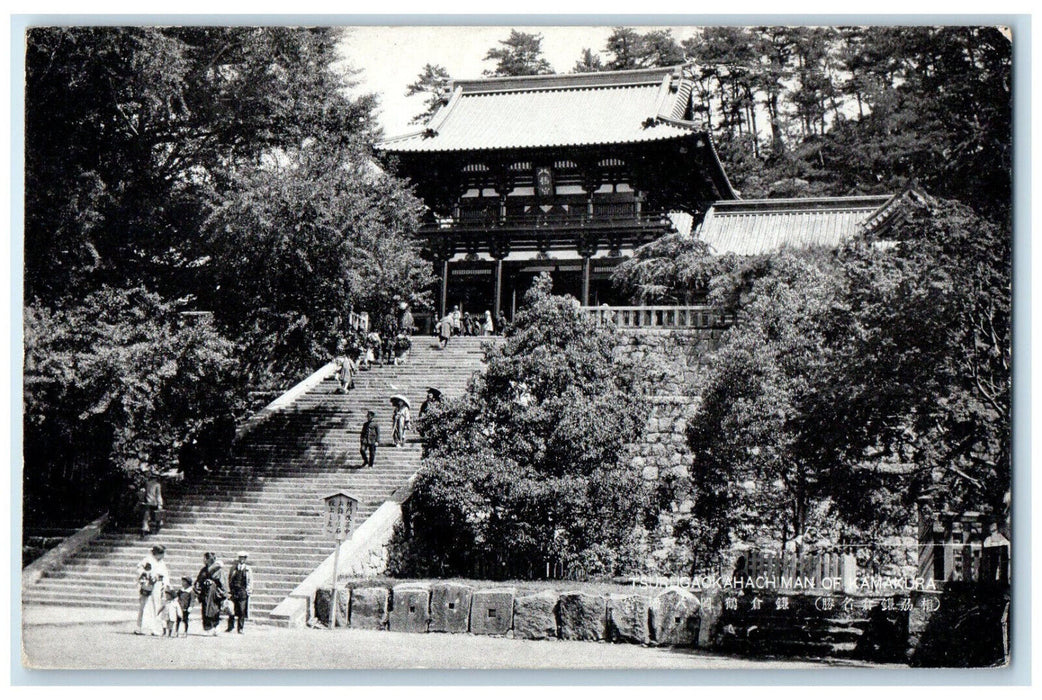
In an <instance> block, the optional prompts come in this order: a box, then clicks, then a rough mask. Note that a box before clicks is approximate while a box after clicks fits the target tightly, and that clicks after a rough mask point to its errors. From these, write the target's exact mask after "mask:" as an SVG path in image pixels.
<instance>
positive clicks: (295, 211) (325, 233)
mask: <svg viewBox="0 0 1042 700" xmlns="http://www.w3.org/2000/svg"><path fill="white" fill-rule="evenodd" d="M419 212H420V205H419V202H418V200H417V199H416V198H415V197H413V196H412V195H411V194H409V193H408V192H407V191H405V190H404V189H403V188H402V187H401V185H400V184H399V183H398V182H396V181H395V180H394V179H392V178H391V177H389V176H387V175H385V174H384V173H382V172H379V171H378V170H376V169H375V168H373V167H372V166H371V165H370V164H368V163H366V162H365V161H364V160H363V159H361V158H358V157H356V156H354V155H353V154H352V153H350V152H349V151H345V149H342V148H325V147H322V146H320V145H311V146H310V147H308V148H304V149H302V150H301V151H299V152H298V153H297V154H295V158H294V159H293V160H292V161H291V162H289V163H287V164H284V165H281V166H274V165H273V166H272V167H269V168H260V169H248V170H246V171H245V172H244V173H242V174H239V173H236V174H235V177H233V178H232V180H231V184H230V188H229V191H228V192H227V193H226V194H225V196H224V198H223V201H222V202H220V204H219V205H218V206H217V207H215V209H214V211H213V213H212V214H211V216H210V218H209V219H208V221H207V222H206V224H205V227H204V232H205V235H206V236H207V240H208V243H209V246H210V250H211V251H212V252H213V254H214V256H215V258H216V259H218V260H220V261H221V265H220V267H219V268H218V269H216V270H214V278H215V283H216V286H215V289H216V290H217V291H216V292H215V293H214V301H213V308H214V309H215V313H216V315H217V318H218V320H219V321H220V322H221V323H222V325H224V326H225V327H226V328H228V329H230V331H231V333H232V334H233V335H234V336H235V337H237V338H240V339H241V342H242V344H243V346H244V347H243V352H242V355H241V359H242V361H243V365H244V369H245V370H247V371H248V372H249V373H250V376H249V383H250V384H251V385H258V384H260V385H264V384H269V383H272V382H274V381H276V380H277V379H278V378H279V376H280V375H282V374H287V373H288V374H291V375H297V376H299V375H302V374H305V373H306V372H307V371H309V370H313V369H314V368H315V367H318V366H321V364H323V363H324V362H325V361H326V360H328V358H329V357H331V356H332V354H333V353H334V352H335V350H336V346H337V341H338V340H339V339H341V338H344V337H345V336H346V335H347V334H348V328H349V326H348V312H349V311H350V310H351V309H352V308H356V309H359V310H362V309H364V310H366V311H367V312H368V313H369V314H370V317H371V320H372V324H373V326H374V327H377V326H378V325H379V324H380V323H382V321H383V319H384V318H385V317H386V316H387V315H388V314H392V315H393V314H396V313H397V310H396V306H397V304H399V303H400V302H408V303H411V304H412V305H413V307H414V308H421V307H422V306H423V305H424V304H426V303H427V302H428V301H429V296H430V292H429V290H428V286H429V284H430V282H431V279H432V276H431V273H430V265H429V264H428V263H426V262H424V261H423V260H422V259H421V258H420V254H419V244H418V242H417V241H416V240H415V239H414V238H413V237H412V231H413V230H415V227H416V225H417V221H418V218H419ZM381 330H383V329H382V328H381Z"/></svg>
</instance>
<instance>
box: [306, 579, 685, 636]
mask: <svg viewBox="0 0 1042 700" xmlns="http://www.w3.org/2000/svg"><path fill="white" fill-rule="evenodd" d="M331 599H332V589H330V588H323V589H318V590H317V591H316V592H315V604H314V610H315V612H316V617H315V620H314V621H315V622H317V623H320V624H323V625H326V626H328V625H329V610H330V601H331ZM337 600H338V601H339V602H340V609H339V612H338V619H337V627H343V626H346V627H353V628H356V629H369V630H373V629H377V630H381V629H382V630H390V631H392V632H414V633H415V632H420V633H422V632H430V633H435V632H451V633H468V632H469V633H470V634H477V635H487V636H497V637H511V638H517V639H573V640H586V641H609V642H617V643H629V644H658V645H663V646H695V645H696V643H697V642H698V640H699V629H700V628H701V627H702V612H701V603H700V601H699V599H698V597H696V596H695V595H693V594H692V593H691V592H689V591H686V590H683V589H680V588H676V587H674V588H668V589H665V590H664V591H663V592H662V593H660V594H658V595H656V596H651V597H649V596H646V595H640V594H637V593H634V594H610V595H601V594H597V593H588V592H584V591H563V592H556V591H540V592H536V593H522V592H519V591H518V590H517V589H516V588H488V589H479V590H474V589H473V588H471V587H470V586H465V585H462V584H454V583H434V584H430V585H427V584H422V583H408V584H402V585H398V586H395V587H393V588H388V587H383V586H375V587H374V586H371V585H365V584H364V583H362V582H360V583H359V585H358V586H357V587H345V588H342V589H340V590H339V591H338V592H337ZM345 606H346V607H347V615H346V616H345V615H344V614H343V613H344V610H345ZM449 606H451V607H449Z"/></svg>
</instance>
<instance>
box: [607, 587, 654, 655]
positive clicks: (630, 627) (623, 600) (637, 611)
mask: <svg viewBox="0 0 1042 700" xmlns="http://www.w3.org/2000/svg"><path fill="white" fill-rule="evenodd" d="M608 641H610V642H626V643H629V644H647V643H648V599H647V598H645V597H644V596H642V595H637V594H625V593H614V594H612V595H609V596H608Z"/></svg>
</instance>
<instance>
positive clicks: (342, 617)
mask: <svg viewBox="0 0 1042 700" xmlns="http://www.w3.org/2000/svg"><path fill="white" fill-rule="evenodd" d="M330 578H332V577H330ZM336 593H337V596H336V598H337V610H336V626H337V627H347V621H348V611H349V610H350V601H351V590H350V589H349V588H341V589H339V590H338V591H337V592H336ZM332 599H333V589H332V588H328V587H327V588H319V589H318V590H317V591H315V619H317V620H318V621H319V622H321V623H322V624H323V625H325V626H326V627H328V626H329V613H330V607H331V606H330V601H331V600H332Z"/></svg>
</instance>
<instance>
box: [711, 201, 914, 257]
mask: <svg viewBox="0 0 1042 700" xmlns="http://www.w3.org/2000/svg"><path fill="white" fill-rule="evenodd" d="M892 199H893V197H892V196H891V195H869V196H863V197H815V198H810V197H808V198H803V199H751V200H738V201H733V202H716V203H715V204H714V205H713V206H712V207H710V208H709V211H708V212H706V216H705V219H703V221H702V224H701V225H700V226H699V227H698V229H697V230H696V231H695V236H696V237H698V238H701V239H702V240H704V241H705V242H706V243H708V244H709V247H710V248H711V249H712V250H713V252H714V253H717V254H724V253H736V254H738V255H758V254H761V253H770V252H773V251H776V250H779V249H781V248H785V247H792V248H811V247H815V246H824V247H836V246H839V245H840V244H842V243H843V242H845V241H847V240H848V239H850V238H852V237H853V236H855V235H856V234H857V233H859V232H860V231H861V227H862V226H863V225H864V224H865V222H866V221H868V219H869V218H870V217H872V215H873V214H875V213H877V212H880V211H881V209H882V208H883V207H884V206H885V205H887V204H888V203H889V202H890V201H891V200H892Z"/></svg>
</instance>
